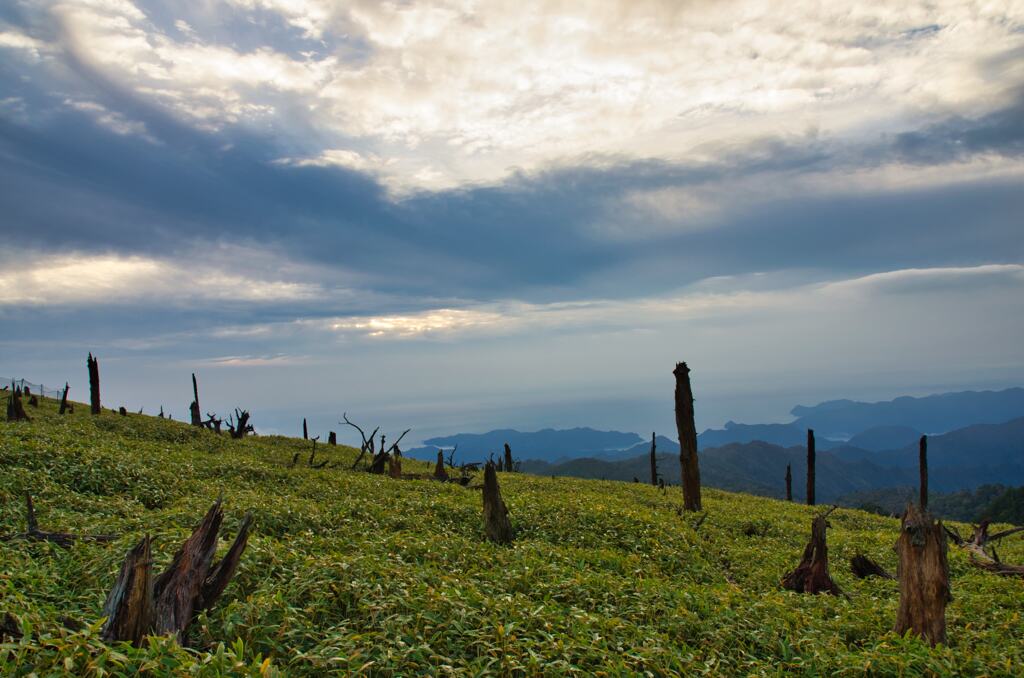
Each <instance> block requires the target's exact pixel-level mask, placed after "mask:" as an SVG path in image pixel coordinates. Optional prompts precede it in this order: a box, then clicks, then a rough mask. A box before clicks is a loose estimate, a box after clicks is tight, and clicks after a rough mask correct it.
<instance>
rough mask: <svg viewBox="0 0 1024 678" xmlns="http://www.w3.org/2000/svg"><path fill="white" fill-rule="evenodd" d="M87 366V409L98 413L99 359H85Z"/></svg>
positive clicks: (90, 355) (90, 356) (90, 357)
mask: <svg viewBox="0 0 1024 678" xmlns="http://www.w3.org/2000/svg"><path fill="white" fill-rule="evenodd" d="M85 364H86V367H88V368H89V408H90V409H89V411H90V412H92V413H93V414H99V413H100V361H99V360H98V359H96V358H93V357H92V353H89V358H88V359H87V360H86V361H85Z"/></svg>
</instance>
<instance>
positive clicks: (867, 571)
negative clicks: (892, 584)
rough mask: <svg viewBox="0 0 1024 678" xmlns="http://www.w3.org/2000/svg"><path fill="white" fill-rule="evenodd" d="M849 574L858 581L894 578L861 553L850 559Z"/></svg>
mask: <svg viewBox="0 0 1024 678" xmlns="http://www.w3.org/2000/svg"><path fill="white" fill-rule="evenodd" d="M850 572H852V573H853V576H855V577H857V578H858V579H866V578H867V577H881V578H882V579H895V578H896V577H894V576H892V575H891V574H889V573H888V572H887V571H886V570H885V568H884V567H882V566H881V565H879V564H878V563H876V562H875V561H873V560H871V559H870V558H868V557H867V556H866V555H864V554H862V553H858V554H857V555H855V556H854V557H853V558H850Z"/></svg>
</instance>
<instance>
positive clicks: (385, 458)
mask: <svg viewBox="0 0 1024 678" xmlns="http://www.w3.org/2000/svg"><path fill="white" fill-rule="evenodd" d="M390 461H391V455H390V454H388V453H387V452H381V453H380V454H378V455H377V456H375V457H374V458H373V462H372V463H371V464H370V468H369V471H370V473H377V474H383V473H384V469H386V468H390V467H389V462H390Z"/></svg>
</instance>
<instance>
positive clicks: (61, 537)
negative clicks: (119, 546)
mask: <svg viewBox="0 0 1024 678" xmlns="http://www.w3.org/2000/svg"><path fill="white" fill-rule="evenodd" d="M15 539H25V540H28V541H48V542H51V543H54V544H56V545H57V546H60V547H61V548H65V549H67V548H71V545H72V544H74V543H75V542H76V541H94V542H109V541H113V540H114V539H117V537H116V536H114V535H111V534H72V533H70V532H46V531H44V530H40V529H39V521H38V519H37V518H36V508H35V505H34V504H33V503H32V495H30V494H29V493H27V492H26V493H25V531H24V532H22V533H20V534H5V535H0V541H13V540H15Z"/></svg>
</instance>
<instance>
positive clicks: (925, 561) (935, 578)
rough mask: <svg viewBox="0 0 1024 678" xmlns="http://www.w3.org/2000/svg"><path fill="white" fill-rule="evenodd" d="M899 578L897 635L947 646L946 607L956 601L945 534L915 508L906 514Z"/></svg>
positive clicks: (898, 547) (899, 545) (898, 544)
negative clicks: (909, 635)
mask: <svg viewBox="0 0 1024 678" xmlns="http://www.w3.org/2000/svg"><path fill="white" fill-rule="evenodd" d="M896 551H897V552H898V553H899V558H900V560H899V568H898V569H897V574H898V575H899V580H900V604H899V609H898V610H897V612H896V626H895V631H896V633H898V634H900V635H903V634H905V633H907V632H908V631H909V632H911V633H913V634H914V635H918V636H921V637H922V638H924V639H925V640H927V641H928V642H929V643H931V644H932V645H936V644H938V643H945V642H946V603H948V602H949V601H951V600H952V599H953V596H952V595H951V592H950V588H949V564H948V563H947V561H946V534H945V532H944V531H943V528H942V521H936V520H934V519H933V518H932V516H931V514H929V513H928V512H927V511H922V510H920V509H919V508H918V507H917V506H915V505H914V504H910V505H908V506H907V511H906V513H904V514H903V521H902V525H901V530H900V538H899V540H898V541H897V542H896Z"/></svg>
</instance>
